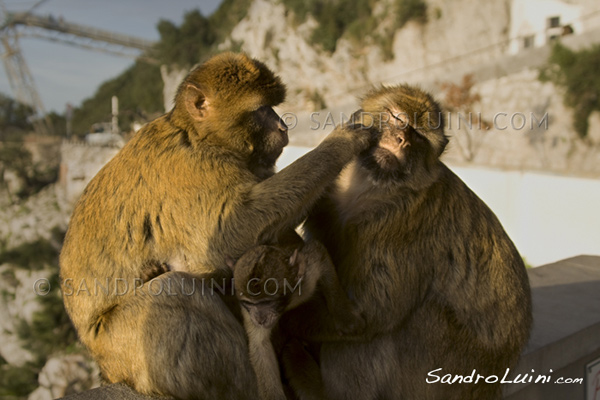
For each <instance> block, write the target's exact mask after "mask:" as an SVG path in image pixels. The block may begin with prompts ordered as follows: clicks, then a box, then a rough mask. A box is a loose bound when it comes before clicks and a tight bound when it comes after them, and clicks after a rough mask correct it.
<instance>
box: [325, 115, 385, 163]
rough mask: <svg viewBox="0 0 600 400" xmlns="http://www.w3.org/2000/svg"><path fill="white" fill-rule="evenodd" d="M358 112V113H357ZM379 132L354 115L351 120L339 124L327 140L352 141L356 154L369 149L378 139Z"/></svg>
mask: <svg viewBox="0 0 600 400" xmlns="http://www.w3.org/2000/svg"><path fill="white" fill-rule="evenodd" d="M355 114H356V113H355ZM377 135H378V133H377V132H376V130H375V129H373V127H372V126H368V125H363V123H362V121H360V120H356V119H355V118H354V115H353V117H352V118H351V119H350V121H348V122H345V123H343V124H340V125H338V126H337V127H336V128H335V129H334V131H333V132H331V133H330V134H329V136H327V138H326V140H344V141H350V142H351V143H352V145H353V150H354V153H355V154H358V153H361V152H363V151H364V150H367V149H368V148H369V147H370V146H371V145H372V144H373V143H374V142H375V140H376V137H377Z"/></svg>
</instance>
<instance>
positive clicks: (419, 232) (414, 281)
mask: <svg viewBox="0 0 600 400" xmlns="http://www.w3.org/2000/svg"><path fill="white" fill-rule="evenodd" d="M362 111H363V113H362V121H363V124H365V125H372V126H374V127H375V128H376V129H377V130H378V131H379V138H378V140H377V143H376V144H375V145H374V146H372V147H371V148H369V149H368V150H366V151H364V152H362V153H361V154H360V155H359V156H358V158H357V159H356V161H354V162H353V163H352V164H351V165H349V166H348V167H347V168H346V169H345V170H344V171H343V173H342V175H341V176H340V178H339V180H338V181H337V182H336V184H335V185H334V187H332V188H331V190H330V191H329V192H328V193H327V194H326V195H325V196H324V198H323V199H322V200H321V201H320V202H319V203H318V205H317V206H316V207H315V208H314V210H313V211H312V213H311V215H310V216H309V218H308V221H307V223H306V231H307V232H309V236H311V237H314V238H316V239H317V240H320V241H321V242H322V243H323V244H324V245H325V247H327V250H328V251H329V254H330V255H331V258H332V260H333V263H334V265H335V266H336V269H337V273H338V276H339V279H340V282H341V284H342V286H343V288H344V290H345V292H347V293H349V294H351V298H352V300H353V302H354V303H355V304H356V307H357V308H358V311H359V312H360V313H361V314H362V315H363V316H364V318H365V320H366V327H367V328H366V329H365V331H364V332H363V333H362V334H359V335H346V336H344V337H339V336H337V335H335V326H332V324H331V322H330V321H329V319H328V317H327V316H326V315H323V314H322V313H321V312H320V309H321V308H322V306H321V305H320V304H319V303H318V302H316V301H313V300H311V301H309V302H308V303H306V304H305V305H302V306H300V307H298V308H297V309H296V310H292V311H291V312H290V313H287V314H285V315H284V316H283V319H282V321H281V323H282V326H283V327H284V328H285V330H286V332H288V334H290V335H297V336H299V337H300V338H302V339H313V340H316V341H318V342H319V343H321V344H322V346H321V348H320V353H319V354H318V355H319V357H318V358H319V359H320V367H321V376H322V381H323V385H324V391H325V393H326V396H327V398H331V399H361V400H375V399H449V400H465V399H473V400H476V399H499V398H500V397H501V386H500V383H484V382H483V381H480V382H478V383H476V384H475V383H472V384H469V383H463V384H458V383H457V384H453V385H447V384H443V383H440V380H441V377H442V376H444V375H446V374H451V375H452V376H456V375H462V376H467V375H470V374H471V373H472V372H473V370H476V372H475V373H476V374H480V375H482V376H484V377H488V376H491V375H497V376H503V374H504V373H505V372H506V369H507V368H510V367H513V366H514V365H515V364H516V362H517V360H518V358H519V354H520V352H521V350H522V348H523V346H524V345H525V343H526V341H527V339H528V336H529V332H530V328H531V295H530V289H529V282H528V279H527V274H526V272H525V267H524V265H523V261H522V259H521V257H520V255H519V253H518V251H517V249H516V248H515V246H514V245H513V243H512V241H511V240H510V238H509V237H508V235H507V234H506V232H505V231H504V229H503V228H502V226H501V224H500V222H499V221H498V219H497V218H496V216H495V215H494V214H493V212H492V211H491V210H490V209H489V208H488V207H487V206H486V205H485V204H484V202H483V201H481V200H480V199H479V198H478V197H477V196H476V195H475V194H474V193H473V192H472V191H471V190H470V189H469V188H468V187H467V186H466V185H465V184H464V183H463V182H462V181H461V180H460V179H459V178H458V177H457V176H456V175H455V174H454V173H453V172H452V171H450V170H449V169H448V168H447V167H446V166H445V165H444V164H443V163H442V162H441V161H440V160H439V157H440V155H441V154H442V152H443V151H444V148H445V146H446V144H447V142H448V139H447V137H446V136H445V135H444V128H443V120H442V117H441V110H440V106H439V105H438V104H437V103H436V102H435V101H434V99H433V98H432V97H431V96H430V95H429V94H427V93H425V92H423V91H422V90H420V89H418V88H414V87H411V86H405V85H401V86H392V87H381V88H379V89H374V90H372V91H371V92H369V93H368V94H367V95H366V97H365V98H364V99H363V101H362ZM287 365H288V367H289V366H291V367H294V365H293V363H291V364H287ZM288 373H289V372H288ZM291 373H292V375H293V374H296V375H299V376H302V374H304V373H306V371H302V370H295V371H292V372H291ZM313 373H314V372H313ZM304 381H306V379H305V380H304ZM296 382H302V380H301V379H298V380H297V381H296ZM301 389H302V390H310V387H304V388H301Z"/></svg>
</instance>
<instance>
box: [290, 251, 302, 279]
mask: <svg viewBox="0 0 600 400" xmlns="http://www.w3.org/2000/svg"><path fill="white" fill-rule="evenodd" d="M298 257H302V256H301V255H299V254H298V249H296V250H294V253H293V254H292V256H291V257H290V265H291V266H297V267H298V271H297V273H296V276H297V278H298V279H300V278H303V277H304V273H305V272H306V263H305V262H304V261H303V260H301V259H298Z"/></svg>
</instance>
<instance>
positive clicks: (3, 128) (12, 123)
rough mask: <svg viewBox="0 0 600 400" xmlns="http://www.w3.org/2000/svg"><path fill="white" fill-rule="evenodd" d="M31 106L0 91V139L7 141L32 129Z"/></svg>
mask: <svg viewBox="0 0 600 400" xmlns="http://www.w3.org/2000/svg"><path fill="white" fill-rule="evenodd" d="M32 116H33V110H32V109H31V107H29V106H26V105H23V104H21V103H19V102H17V101H16V100H14V99H12V98H10V97H8V96H6V95H4V94H2V93H0V140H2V141H8V140H14V139H15V138H17V137H19V136H22V135H23V134H25V133H27V132H29V131H32V130H33V126H32V125H31V122H30V118H31V117H32Z"/></svg>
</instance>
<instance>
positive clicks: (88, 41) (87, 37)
mask: <svg viewBox="0 0 600 400" xmlns="http://www.w3.org/2000/svg"><path fill="white" fill-rule="evenodd" d="M43 1H44V0H42V1H40V2H38V3H36V5H35V6H34V7H32V8H31V9H30V10H29V11H28V12H23V13H10V12H8V11H7V10H6V7H5V5H4V2H3V1H2V0H0V42H2V47H3V49H4V51H3V53H2V61H3V63H4V67H5V69H6V73H7V75H8V80H9V83H10V86H11V89H12V90H13V92H14V93H15V96H16V99H17V101H19V102H21V103H23V104H27V105H29V106H31V107H32V109H33V111H34V113H35V117H36V118H35V121H33V123H34V127H35V130H36V132H37V133H39V134H49V133H51V131H52V126H51V124H50V120H49V118H48V116H47V114H46V110H45V108H44V105H43V103H42V100H41V98H40V96H39V94H38V91H37V88H36V85H35V82H34V80H33V76H32V75H31V72H30V71H29V68H28V67H27V63H26V62H25V59H24V58H23V55H22V53H21V49H20V47H19V37H22V36H30V37H37V38H41V39H45V40H51V41H57V42H61V43H65V44H69V45H73V46H78V47H82V48H86V49H89V50H94V51H103V52H107V53H111V54H116V55H120V56H127V57H133V58H137V59H142V60H144V61H147V62H156V60H154V59H152V57H151V56H150V53H151V50H152V47H153V45H154V43H153V42H151V41H149V40H145V39H140V38H136V37H133V36H128V35H123V34H120V33H114V32H109V31H105V30H102V29H97V28H93V27H88V26H84V25H79V24H74V23H71V22H67V21H65V20H64V19H62V18H55V17H53V16H47V17H43V16H37V15H33V14H31V11H32V10H33V8H35V7H36V6H38V5H40V4H41V3H42V2H43Z"/></svg>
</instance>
